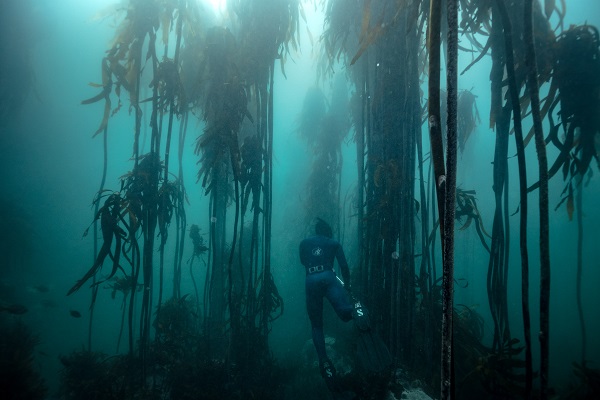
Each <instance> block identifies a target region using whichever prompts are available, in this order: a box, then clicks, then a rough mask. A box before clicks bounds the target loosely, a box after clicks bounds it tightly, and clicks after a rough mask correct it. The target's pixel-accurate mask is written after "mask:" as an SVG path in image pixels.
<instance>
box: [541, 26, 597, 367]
mask: <svg viewBox="0 0 600 400" xmlns="http://www.w3.org/2000/svg"><path fill="white" fill-rule="evenodd" d="M555 53H556V59H555V65H554V67H555V69H554V74H553V81H552V83H553V86H554V87H556V89H557V90H558V96H557V98H556V99H554V98H553V99H552V101H553V102H552V106H551V107H550V111H549V114H548V116H549V120H550V133H549V137H548V139H547V142H550V143H552V144H553V145H554V146H555V147H556V148H557V149H558V150H559V156H558V157H557V159H556V160H555V161H554V163H553V165H552V167H551V168H550V170H549V171H548V175H549V178H551V177H552V176H553V175H554V174H555V173H556V172H558V171H559V170H561V169H562V172H563V180H565V181H566V184H565V187H564V190H563V192H562V194H561V196H562V199H561V200H560V202H559V203H558V205H557V206H556V208H557V209H558V207H560V206H561V205H562V204H563V203H566V209H567V213H568V217H569V220H571V219H572V217H573V212H574V211H576V212H577V225H578V227H577V229H578V235H577V236H578V238H577V273H576V279H577V283H576V296H577V310H578V314H579V324H580V330H581V343H582V345H581V347H582V348H581V363H582V364H583V362H584V360H585V358H586V347H587V336H586V328H585V320H584V314H583V305H582V293H581V279H582V275H583V260H582V253H583V240H584V238H583V227H582V224H583V219H582V215H581V214H582V210H581V203H582V196H583V194H582V192H583V188H584V187H585V185H586V183H585V182H586V175H588V182H589V177H590V176H591V162H592V160H593V159H596V161H598V157H599V154H598V149H597V144H596V139H594V138H597V136H598V133H599V132H600V117H599V116H598V112H597V110H598V109H599V108H600V99H599V98H598V93H599V91H600V80H599V79H598V76H599V75H598V74H599V73H600V35H599V33H598V29H597V28H596V27H593V26H589V25H582V26H573V27H571V28H569V30H567V31H565V32H562V33H561V34H560V35H558V37H557V39H556V44H555ZM558 104H560V111H558V112H557V114H558V116H559V118H560V123H557V124H555V122H554V118H553V109H554V107H556V106H557V105H558ZM561 127H562V132H563V135H564V139H563V140H562V141H561V140H560V139H559V135H558V133H559V131H560V128H561ZM540 182H541V181H540ZM534 187H535V186H534ZM540 188H541V186H540Z"/></svg>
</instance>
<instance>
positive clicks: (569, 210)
mask: <svg viewBox="0 0 600 400" xmlns="http://www.w3.org/2000/svg"><path fill="white" fill-rule="evenodd" d="M573 211H575V203H574V202H573V186H572V185H570V184H569V195H568V196H567V214H568V215H569V221H573Z"/></svg>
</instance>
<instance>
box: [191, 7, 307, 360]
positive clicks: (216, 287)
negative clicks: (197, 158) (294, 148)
mask: <svg viewBox="0 0 600 400" xmlns="http://www.w3.org/2000/svg"><path fill="white" fill-rule="evenodd" d="M228 7H229V11H230V15H231V16H232V20H231V29H226V28H213V29H211V31H210V32H209V37H208V40H207V43H208V53H207V56H206V60H205V62H204V63H203V64H202V65H203V69H204V72H203V73H202V74H201V75H202V76H203V77H204V79H202V82H203V83H202V84H203V85H206V87H207V94H206V101H205V102H204V104H203V105H202V107H203V112H204V119H205V121H206V123H207V126H206V129H205V131H204V134H203V135H202V136H200V137H199V138H198V145H197V152H198V153H201V154H202V158H201V165H202V166H201V169H200V172H199V178H200V179H201V180H202V184H203V186H204V187H205V188H206V190H207V193H209V194H210V195H211V200H210V204H211V205H210V207H211V211H210V218H211V229H210V242H209V243H210V247H211V250H212V251H211V254H212V257H211V260H210V261H209V264H210V267H209V268H210V271H211V272H210V277H209V281H210V283H209V286H208V291H209V295H208V297H207V298H208V300H209V302H210V306H209V307H208V312H209V315H206V316H205V321H206V322H207V332H208V333H209V334H210V338H209V339H210V340H215V339H218V338H222V339H224V340H226V341H227V342H228V343H221V345H223V346H221V347H220V348H216V349H215V350H217V351H220V352H223V351H226V354H225V355H226V357H227V360H228V362H229V363H228V365H231V366H234V365H235V366H237V367H238V368H241V369H242V370H243V371H255V372H256V366H257V363H261V362H263V361H264V360H265V359H266V358H267V357H268V356H269V352H268V342H267V338H268V333H269V331H270V323H271V322H272V321H273V319H274V318H276V317H277V316H278V315H280V314H281V313H282V312H283V301H282V298H281V296H279V294H278V292H277V288H276V286H275V284H274V281H273V277H272V273H271V261H270V260H271V214H272V213H271V209H272V206H271V201H272V190H273V187H272V171H273V161H272V160H273V113H274V107H273V87H274V73H275V65H276V64H275V60H277V59H279V60H280V61H281V65H282V68H283V65H284V61H285V58H286V57H287V54H288V52H289V47H288V46H290V45H291V46H292V47H293V48H297V42H296V33H297V29H298V23H299V9H298V7H299V4H298V2H297V1H295V0H292V1H277V2H273V1H269V0H264V1H258V2H257V1H234V2H228ZM230 200H233V202H234V204H235V215H234V220H233V231H232V240H231V245H230V247H229V248H228V249H227V247H226V246H227V244H226V237H227V236H226V230H225V227H226V224H225V219H226V216H227V204H228V202H229V201H230ZM248 206H250V207H251V208H250V210H251V211H252V221H251V224H250V226H249V227H247V226H246V224H245V222H244V221H245V217H246V213H247V211H248ZM227 253H228V254H227ZM227 310H228V311H229V312H228V313H227ZM277 313H278V314H277ZM276 314H277V315H276ZM226 327H229V328H230V329H229V335H228V336H227V335H226V333H227V332H226V330H225V329H226Z"/></svg>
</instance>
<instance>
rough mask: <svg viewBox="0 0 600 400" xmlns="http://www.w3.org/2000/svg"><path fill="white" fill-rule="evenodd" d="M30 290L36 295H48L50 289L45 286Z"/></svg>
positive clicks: (37, 286)
mask: <svg viewBox="0 0 600 400" xmlns="http://www.w3.org/2000/svg"><path fill="white" fill-rule="evenodd" d="M31 289H32V291H34V292H38V293H48V292H49V291H50V288H49V287H48V286H46V285H35V286H33V287H32V288H31Z"/></svg>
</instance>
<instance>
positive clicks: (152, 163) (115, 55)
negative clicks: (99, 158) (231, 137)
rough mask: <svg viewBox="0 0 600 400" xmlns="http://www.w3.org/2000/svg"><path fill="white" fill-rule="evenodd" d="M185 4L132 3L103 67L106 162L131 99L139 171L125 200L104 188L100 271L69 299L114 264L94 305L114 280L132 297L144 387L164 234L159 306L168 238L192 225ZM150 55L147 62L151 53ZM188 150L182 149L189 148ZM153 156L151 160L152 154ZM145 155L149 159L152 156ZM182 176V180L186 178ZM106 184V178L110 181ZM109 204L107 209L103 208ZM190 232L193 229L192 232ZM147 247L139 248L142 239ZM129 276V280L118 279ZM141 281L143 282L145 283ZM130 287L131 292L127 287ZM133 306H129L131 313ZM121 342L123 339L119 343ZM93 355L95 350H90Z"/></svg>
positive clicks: (125, 181)
mask: <svg viewBox="0 0 600 400" xmlns="http://www.w3.org/2000/svg"><path fill="white" fill-rule="evenodd" d="M187 6H188V5H187V3H186V2H185V1H178V2H175V1H173V2H146V1H140V0H131V1H130V2H129V3H128V4H127V5H126V7H124V8H123V9H122V11H125V17H124V19H123V20H122V22H121V24H120V26H119V27H118V33H117V36H116V38H115V40H114V44H113V46H112V47H111V49H110V50H109V51H108V52H107V56H106V57H104V59H103V60H102V84H100V85H97V86H99V87H102V91H101V92H100V93H99V94H98V95H96V96H94V97H92V98H90V99H88V100H84V101H83V103H84V104H90V103H95V102H97V101H101V100H104V103H105V107H104V117H103V119H102V122H101V124H100V127H99V129H98V130H97V132H96V134H98V133H100V132H104V137H105V159H106V158H107V151H106V136H107V130H108V129H107V128H108V119H109V117H110V116H111V115H113V114H114V113H116V112H118V111H119V110H120V108H121V106H122V104H121V91H122V90H124V91H126V92H128V94H129V99H130V109H131V110H132V111H133V115H134V129H133V134H134V135H133V157H132V159H133V163H134V165H133V168H132V170H131V171H130V172H129V173H127V174H125V175H124V176H123V178H122V182H121V188H120V191H119V192H113V193H112V194H110V193H107V192H109V191H107V190H104V189H103V186H104V184H103V185H102V186H101V189H100V191H99V193H98V195H97V197H96V199H95V204H96V208H97V211H96V215H95V219H94V220H95V221H97V220H100V225H101V226H100V229H101V231H102V237H103V245H102V247H101V249H100V250H99V251H98V252H97V254H96V257H95V261H94V263H93V265H92V268H91V269H90V270H89V271H88V273H87V274H86V275H85V276H84V277H83V278H82V279H80V280H79V281H78V282H77V284H76V285H75V286H74V287H73V288H72V289H71V290H70V291H69V294H71V293H73V292H74V291H76V290H78V289H79V288H80V287H81V286H82V285H83V284H85V282H86V281H87V280H88V279H90V278H92V277H95V275H96V273H97V272H98V271H99V270H100V268H101V267H102V265H103V263H104V261H105V260H106V259H107V256H110V258H111V259H112V271H111V272H110V274H109V276H108V278H106V279H105V280H103V281H101V282H94V284H93V291H94V293H93V296H92V304H93V302H94V301H95V299H96V295H97V292H96V291H97V288H98V287H99V285H100V284H101V283H102V282H104V281H106V280H109V279H112V278H113V277H114V278H115V279H116V281H115V284H114V285H113V286H112V287H113V293H114V292H115V290H116V289H114V288H116V287H117V285H118V289H119V290H120V291H122V292H123V293H124V294H125V296H129V313H128V316H129V318H128V326H129V329H128V330H129V352H130V356H131V359H132V360H133V357H134V342H135V340H134V323H135V320H136V319H139V324H140V325H139V335H140V336H139V351H140V353H139V357H140V360H141V367H142V374H141V376H142V379H143V378H144V377H146V376H147V375H148V373H149V371H148V370H147V367H148V365H149V362H148V351H149V344H150V334H151V332H150V327H151V319H152V303H153V300H152V299H153V292H154V284H153V281H154V278H153V276H154V253H155V245H154V241H155V237H156V236H157V235H156V229H157V228H158V229H159V233H158V236H159V237H160V240H161V242H160V252H161V256H160V260H161V262H160V278H161V279H160V282H159V302H160V301H162V287H163V282H162V277H163V273H162V269H163V260H164V256H163V255H164V246H165V243H166V240H167V230H168V227H169V225H170V223H171V220H172V217H173V215H176V218H177V220H178V226H182V225H183V224H181V223H180V221H182V220H183V219H184V217H185V214H184V212H183V198H184V191H183V187H182V185H181V184H180V183H178V182H176V181H173V182H171V181H169V152H170V148H171V137H172V131H173V120H174V117H175V116H177V117H180V116H181V115H182V112H183V110H185V109H186V106H185V105H184V104H183V102H184V99H185V96H183V93H182V91H183V88H182V86H181V84H180V78H179V59H178V55H179V51H180V47H181V43H182V25H183V23H184V22H183V21H184V19H185V18H186V17H187V16H188V15H189V14H188V13H187V11H188V10H189V9H191V7H190V8H188V7H187ZM175 15H177V20H178V22H177V29H176V37H177V40H176V48H175V50H174V54H175V58H174V59H171V58H169V57H168V55H169V50H168V49H169V47H168V45H169V32H170V31H171V30H170V28H171V23H172V22H173V21H174V20H175ZM161 29H162V45H163V49H164V50H163V58H162V60H159V58H158V56H157V48H159V47H160V43H159V42H157V40H156V39H157V33H159V32H160V30H161ZM144 47H146V49H147V50H146V54H145V57H143V56H142V55H143V52H144V51H143V50H144ZM145 83H149V86H150V87H151V88H152V91H151V93H152V94H151V96H150V97H149V98H148V99H145V100H141V98H142V96H143V95H144V93H143V92H142V86H143V85H144V84H145ZM114 96H116V97H117V99H118V105H117V106H116V107H115V108H114V109H113V108H112V102H111V97H114ZM144 102H148V103H150V105H151V114H150V118H149V121H150V127H151V135H150V138H149V139H150V140H149V146H148V147H149V149H146V148H144V147H143V144H142V143H141V141H140V138H141V134H142V113H143V111H142V103H144ZM165 114H168V115H169V120H168V125H167V128H166V129H167V132H166V137H164V135H163V115H165ZM163 138H164V140H165V142H166V144H165V149H164V162H163V161H161V153H162V150H161V145H162V142H163ZM181 146H182V144H181V143H180V144H178V147H181ZM146 151H147V152H146ZM144 152H145V153H144ZM180 173H181V172H180ZM103 180H104V178H103ZM103 199H104V205H103V206H101V207H100V206H99V204H100V201H101V200H103ZM184 229H185V228H184ZM140 237H141V239H142V243H141V246H140V243H138V238H140ZM125 262H126V263H127V264H129V265H130V267H131V272H129V273H128V272H127V271H126V270H125V268H124V266H123V265H122V264H121V263H125ZM119 271H121V272H122V273H123V274H124V278H119V277H117V276H116V274H117V273H118V272H119ZM140 274H141V275H140ZM140 280H141V285H143V289H144V290H143V291H141V292H142V293H141V296H142V301H141V310H140V314H139V317H137V318H136V315H135V313H136V307H135V301H134V300H135V297H136V293H137V292H138V290H136V289H137V288H138V285H140V283H139V282H140ZM123 285H130V287H129V288H126V287H122V286H123ZM125 304H126V301H125V300H124V302H123V305H125ZM119 337H120V335H119ZM89 346H90V347H91V343H90V344H89Z"/></svg>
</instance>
